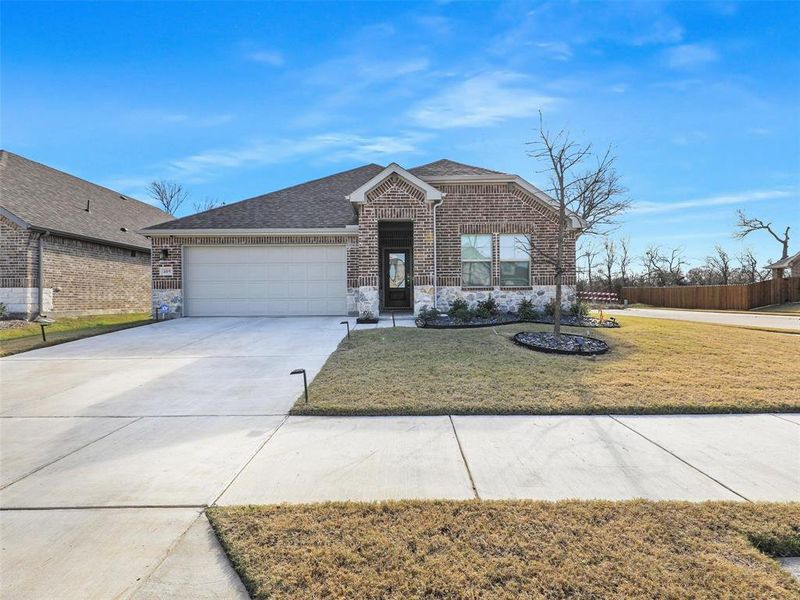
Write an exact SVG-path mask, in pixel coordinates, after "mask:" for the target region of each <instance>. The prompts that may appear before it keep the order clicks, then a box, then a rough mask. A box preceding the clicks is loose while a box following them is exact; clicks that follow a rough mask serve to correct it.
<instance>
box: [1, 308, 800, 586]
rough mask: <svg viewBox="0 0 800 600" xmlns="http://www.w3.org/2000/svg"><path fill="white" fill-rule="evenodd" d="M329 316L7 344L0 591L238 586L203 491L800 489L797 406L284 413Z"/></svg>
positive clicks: (180, 324) (382, 495)
mask: <svg viewBox="0 0 800 600" xmlns="http://www.w3.org/2000/svg"><path fill="white" fill-rule="evenodd" d="M339 321H340V319H338V318H298V319H259V318H252V319H239V318H219V319H216V318H214V319H212V318H209V319H182V320H178V321H171V322H167V323H160V324H155V325H150V326H146V327H141V328H136V329H130V330H125V331H120V332H116V333H112V334H108V335H104V336H99V337H95V338H90V339H86V340H81V341H77V342H72V343H69V344H63V345H60V346H54V347H51V348H45V349H42V350H37V351H33V352H29V353H26V354H22V355H18V356H14V357H10V358H7V359H2V360H0V378H1V379H2V397H0V452H1V454H2V456H1V458H2V461H1V466H2V468H0V508H2V510H1V511H0V539H1V540H2V554H1V555H0V574H2V576H1V577H0V597H3V598H6V597H8V598H15V599H17V598H19V599H24V598H76V599H77V598H80V599H91V598H111V597H113V598H136V599H139V600H140V599H142V598H198V599H203V598H242V599H243V598H246V597H247V595H246V592H245V591H244V588H243V587H242V584H241V582H240V581H239V579H238V577H237V576H236V574H235V573H234V572H233V571H232V569H231V567H230V566H229V564H228V562H227V560H226V558H225V557H224V554H223V553H222V551H221V549H220V547H219V544H218V543H217V541H216V539H215V537H214V535H213V533H212V532H211V530H210V527H209V525H208V522H207V521H206V519H205V516H204V515H203V514H202V511H203V508H204V507H205V506H207V505H209V504H215V503H216V504H238V503H265V502H310V501H319V500H381V499H388V498H453V499H463V498H475V497H479V498H485V499H489V498H541V499H558V498H611V499H622V498H634V497H644V498H652V499H687V500H704V499H726V500H797V499H800V415H742V416H737V415H719V416H674V417H647V416H636V417H620V416H606V415H597V416H562V417H555V416H553V417H547V416H519V417H513V416H509V417H498V416H453V417H450V416H447V415H442V416H430V417H353V418H345V417H335V418H334V417H331V418H325V417H287V416H286V415H285V413H286V411H287V410H288V409H289V408H290V407H291V405H292V404H293V402H294V400H295V399H296V398H297V397H298V395H299V394H300V393H301V390H302V378H301V377H298V376H290V375H289V374H288V372H289V371H290V370H291V369H293V368H306V369H307V370H308V372H309V375H310V376H312V377H313V375H315V374H316V372H317V371H318V370H319V368H320V367H321V366H322V364H323V363H324V361H325V360H326V359H327V357H328V355H329V354H330V352H332V351H333V349H334V348H335V347H336V345H337V344H338V343H339V341H340V340H341V338H342V337H343V335H344V327H343V326H342V325H340V324H339Z"/></svg>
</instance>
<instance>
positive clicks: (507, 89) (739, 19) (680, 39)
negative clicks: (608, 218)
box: [0, 1, 800, 262]
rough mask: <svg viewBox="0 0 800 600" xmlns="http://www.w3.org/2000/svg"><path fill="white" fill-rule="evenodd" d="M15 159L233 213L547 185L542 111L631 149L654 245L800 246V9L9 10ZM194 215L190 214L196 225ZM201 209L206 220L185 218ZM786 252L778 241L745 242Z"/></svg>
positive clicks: (635, 238) (698, 249)
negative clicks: (508, 182)
mask: <svg viewBox="0 0 800 600" xmlns="http://www.w3.org/2000/svg"><path fill="white" fill-rule="evenodd" d="M1 10H2V32H1V33H2V42H1V43H2V46H1V49H2V58H1V59H2V75H1V76H2V113H0V114H1V117H2V146H3V147H4V148H6V149H8V150H11V151H13V152H17V153H19V154H22V155H24V156H27V157H29V158H32V159H34V160H38V161H41V162H43V163H45V164H48V165H51V166H54V167H56V168H60V169H63V170H65V171H68V172H70V173H73V174H75V175H78V176H80V177H83V178H86V179H89V180H91V181H94V182H97V183H101V184H104V185H107V186H109V187H112V188H115V189H118V190H120V191H123V192H125V193H128V194H131V195H133V196H135V197H138V198H140V199H145V195H144V192H143V188H144V185H145V184H146V182H147V181H149V180H152V179H154V178H168V179H173V180H176V181H179V182H181V183H183V184H184V186H185V187H186V188H188V189H189V191H190V192H191V194H192V198H193V199H194V200H202V199H203V198H206V197H208V198H214V199H219V200H222V201H226V202H232V201H236V200H240V199H242V198H246V197H249V196H253V195H257V194H261V193H265V192H268V191H271V190H274V189H277V188H280V187H284V186H287V185H291V184H293V183H298V182H301V181H305V180H308V179H312V178H315V177H320V176H324V175H327V174H330V173H333V172H337V171H340V170H344V169H347V168H351V167H354V166H357V165H360V164H363V163H366V162H377V163H381V164H387V163H389V162H392V161H396V162H398V163H400V164H402V165H404V166H407V167H411V166H415V165H418V164H422V163H425V162H429V161H431V160H436V159H439V158H443V157H447V158H452V159H454V160H458V161H462V162H466V163H471V164H477V165H481V166H486V167H490V168H494V169H498V170H502V171H509V172H514V173H518V174H520V175H522V176H523V177H525V178H527V179H529V180H530V181H532V182H533V183H535V184H540V185H543V184H544V179H543V176H542V175H541V174H539V173H537V171H538V169H539V167H537V165H536V164H535V163H534V162H533V160H532V159H530V158H529V157H528V156H527V155H526V150H527V146H526V142H527V141H529V140H531V139H533V138H534V136H535V127H536V124H537V111H538V110H539V109H541V110H542V111H543V112H544V115H545V119H546V121H547V122H548V124H549V125H550V126H551V127H553V128H560V127H565V128H567V129H569V130H570V131H571V132H572V134H573V135H574V136H575V137H576V138H578V139H579V140H583V141H591V142H593V143H594V144H595V145H596V146H598V147H601V148H602V147H604V146H606V145H608V144H613V145H614V147H615V149H616V153H617V155H618V169H619V171H620V174H621V176H622V179H623V183H624V185H625V186H626V187H627V188H628V190H629V195H630V197H631V199H632V200H633V201H634V203H635V204H634V210H633V211H632V212H631V213H629V214H628V215H627V216H626V217H625V219H624V225H623V226H622V228H621V229H620V230H619V232H617V234H616V235H624V236H630V238H631V240H632V243H633V247H634V249H635V250H636V251H637V253H638V252H641V251H642V250H643V249H644V248H645V247H646V246H647V245H648V244H651V243H654V244H660V245H663V246H664V247H675V246H682V247H683V248H684V249H685V251H686V254H687V256H688V257H689V258H690V259H692V260H693V261H694V262H698V261H701V260H702V259H703V258H704V257H705V255H706V254H707V253H709V251H710V250H711V249H712V247H713V245H714V244H715V243H721V244H722V245H724V246H725V247H727V248H729V249H730V250H732V251H737V250H738V249H740V248H741V247H742V243H741V242H737V241H734V240H732V239H731V238H730V232H731V230H732V228H733V223H734V221H735V211H736V209H737V208H745V209H746V210H747V211H748V212H750V213H752V214H754V215H757V216H760V217H761V218H762V219H764V220H772V221H774V222H775V224H776V225H777V224H780V225H782V226H785V225H791V226H792V229H793V231H792V233H793V234H794V241H793V244H792V248H793V249H794V251H796V250H797V249H799V248H800V41H799V40H798V38H799V37H800V36H798V35H797V31H798V30H799V29H800V3H798V2H781V3H768V2H749V3H726V2H713V3H708V4H701V3H695V2H692V3H675V4H673V3H657V2H637V3H625V2H614V3H609V4H605V3H577V2H575V3H562V2H558V3H556V2H554V3H516V2H514V3H507V4H498V3H479V2H469V3H466V2H463V3H462V2H450V3H446V2H443V3H400V2H392V3H377V2H374V3H373V2H359V3H352V4H349V3H333V2H325V3H280V4H277V3H276V4H268V3H234V2H224V3H211V2H202V3H184V2H175V3H144V2H137V3H117V2H115V3H112V2H108V3H70V2H58V3H52V4H51V3H34V2H19V3H18V2H6V1H4V2H3V3H2V8H1ZM190 204H191V202H189V203H188V204H187V210H188V211H189V212H191V206H190ZM184 212H186V211H184ZM746 244H747V245H749V246H751V247H753V248H754V249H755V250H756V252H757V254H758V256H759V257H760V258H762V259H763V260H764V261H766V259H767V258H770V257H772V258H777V257H778V253H779V248H778V245H777V243H776V242H775V241H774V240H772V239H771V238H770V237H769V236H768V235H767V234H754V235H753V236H751V238H749V239H748V240H747V242H746Z"/></svg>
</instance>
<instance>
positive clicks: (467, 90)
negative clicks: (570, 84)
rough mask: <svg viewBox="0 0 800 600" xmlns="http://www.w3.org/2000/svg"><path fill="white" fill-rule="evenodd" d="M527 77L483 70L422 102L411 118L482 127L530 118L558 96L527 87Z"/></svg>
mask: <svg viewBox="0 0 800 600" xmlns="http://www.w3.org/2000/svg"><path fill="white" fill-rule="evenodd" d="M527 79H528V78H527V77H526V76H524V75H521V74H519V73H513V72H507V71H498V72H489V73H482V74H480V75H476V76H475V77H471V78H469V79H467V80H465V81H463V82H461V83H458V84H456V85H453V86H451V87H450V88H448V89H445V90H444V91H442V92H440V93H439V94H438V95H435V96H433V97H432V98H430V99H428V100H423V101H421V102H419V103H418V104H417V105H416V106H414V107H413V108H412V109H411V111H410V117H411V119H412V120H413V121H414V122H416V123H417V124H419V125H422V126H423V127H430V128H432V129H448V128H453V127H483V126H487V125H493V124H496V123H499V122H501V121H505V120H506V119H513V118H522V117H530V116H533V115H535V114H536V112H537V111H538V110H539V109H541V108H544V107H546V106H549V105H552V104H553V103H554V102H556V100H557V99H556V98H553V97H550V96H546V95H543V94H541V93H539V92H537V91H536V90H533V89H531V88H530V87H527V86H526V85H524V84H525V83H526V81H527Z"/></svg>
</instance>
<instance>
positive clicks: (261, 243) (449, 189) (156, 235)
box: [142, 160, 582, 316]
mask: <svg viewBox="0 0 800 600" xmlns="http://www.w3.org/2000/svg"><path fill="white" fill-rule="evenodd" d="M557 215H558V210H557V208H556V206H555V205H554V202H553V200H552V198H550V197H549V196H547V195H546V194H545V193H543V192H542V191H541V190H538V189H537V188H535V187H534V186H533V185H531V184H530V183H528V182H527V181H525V180H524V179H522V178H521V177H519V176H517V175H509V174H506V173H499V172H497V171H491V170H489V169H482V168H479V167H472V166H469V165H464V164H460V163H456V162H453V161H449V160H440V161H437V162H434V163H430V164H427V165H423V166H421V167H416V168H414V169H409V170H405V169H403V168H402V167H400V166H399V165H397V164H394V163H393V164H391V165H389V166H388V167H382V166H380V165H376V164H370V165H365V166H363V167H359V168H356V169H352V170H350V171H344V172H342V173H337V174H335V175H331V176H329V177H324V178H322V179H316V180H314V181H309V182H308V183H303V184H300V185H296V186H293V187H289V188H286V189H283V190H279V191H277V192H272V193H270V194H265V195H263V196H257V197H255V198H251V199H249V200H243V201H241V202H237V203H235V204H228V205H226V206H223V207H220V208H215V209H212V210H209V211H205V212H202V213H198V214H195V215H191V216H188V217H184V218H182V219H177V220H175V221H171V222H169V223H162V224H160V225H156V226H153V227H150V228H147V229H146V230H144V231H142V233H143V234H144V235H146V236H147V237H149V238H150V239H151V241H152V245H153V302H154V305H155V306H159V305H166V306H168V307H169V313H170V314H172V315H184V316H213V315H275V316H279V315H345V314H351V315H353V314H359V315H364V314H366V313H371V314H372V315H377V314H378V313H379V312H380V311H384V310H413V311H414V312H417V311H419V309H420V308H422V307H423V306H428V307H433V306H434V304H435V305H436V307H437V308H439V309H442V310H445V309H447V308H448V307H449V306H450V304H451V303H452V301H453V300H454V299H456V298H465V299H466V300H467V301H469V302H470V304H472V305H473V306H474V304H475V303H476V302H477V301H479V300H481V299H484V298H487V297H488V296H489V295H492V296H493V297H494V298H495V299H496V300H497V301H498V303H499V304H500V305H501V306H502V307H503V308H514V307H516V305H517V304H518V303H519V301H520V300H521V299H522V298H531V299H532V300H533V301H534V302H535V303H536V304H537V305H539V306H542V305H544V304H545V303H546V302H548V301H549V300H550V299H551V298H553V297H554V294H555V286H554V275H555V270H554V268H553V266H552V265H551V264H549V263H547V262H546V261H545V260H542V259H541V258H540V257H537V256H536V253H535V252H534V253H533V259H532V260H531V258H530V256H529V255H528V253H527V252H526V250H525V249H526V248H527V247H529V246H530V240H531V239H533V240H534V243H535V245H536V246H538V247H541V248H544V249H545V250H546V251H548V252H554V251H555V248H556V242H557V225H556V223H557ZM569 222H570V227H569V235H568V240H567V242H566V255H567V260H566V274H565V276H564V283H565V284H566V285H567V288H566V293H565V294H564V298H565V301H568V300H571V299H572V298H573V297H574V284H575V238H576V237H577V236H578V234H579V233H580V230H581V226H582V223H581V220H580V219H579V218H578V217H576V216H574V215H570V216H569Z"/></svg>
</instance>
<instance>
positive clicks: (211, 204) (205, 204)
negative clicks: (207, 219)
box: [192, 196, 225, 213]
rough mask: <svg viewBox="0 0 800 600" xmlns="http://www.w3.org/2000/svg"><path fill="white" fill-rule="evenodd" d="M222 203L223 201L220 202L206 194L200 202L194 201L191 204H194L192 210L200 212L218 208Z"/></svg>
mask: <svg viewBox="0 0 800 600" xmlns="http://www.w3.org/2000/svg"><path fill="white" fill-rule="evenodd" d="M224 205H225V203H224V202H220V201H219V200H217V199H216V198H209V197H208V196H206V197H205V198H203V199H202V200H201V201H200V202H195V203H194V204H193V205H192V206H194V212H196V213H200V212H205V211H207V210H211V209H212V208H219V207H220V206H224Z"/></svg>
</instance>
